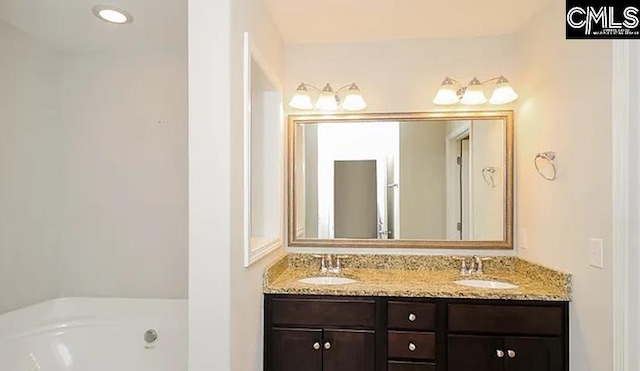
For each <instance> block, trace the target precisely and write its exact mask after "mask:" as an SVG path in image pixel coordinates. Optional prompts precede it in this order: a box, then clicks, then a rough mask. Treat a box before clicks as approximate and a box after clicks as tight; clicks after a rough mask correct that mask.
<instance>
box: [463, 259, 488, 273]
mask: <svg viewBox="0 0 640 371" xmlns="http://www.w3.org/2000/svg"><path fill="white" fill-rule="evenodd" d="M459 259H460V260H461V261H462V263H461V266H460V274H461V275H463V276H469V275H472V274H477V275H482V274H484V268H483V264H482V262H483V261H485V260H489V259H490V258H481V257H479V256H478V255H474V256H472V257H471V259H469V262H468V263H467V259H466V258H459Z"/></svg>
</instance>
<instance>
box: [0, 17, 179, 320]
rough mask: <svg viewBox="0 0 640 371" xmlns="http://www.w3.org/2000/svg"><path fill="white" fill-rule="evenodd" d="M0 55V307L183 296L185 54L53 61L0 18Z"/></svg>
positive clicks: (69, 56) (58, 55) (77, 56)
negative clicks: (69, 300) (64, 298)
mask: <svg viewBox="0 0 640 371" xmlns="http://www.w3.org/2000/svg"><path fill="white" fill-rule="evenodd" d="M0 47H2V49H3V50H6V51H7V54H6V57H5V56H4V54H3V58H2V61H1V62H0V63H2V66H1V68H0V70H1V71H2V72H0V73H2V74H3V78H2V84H0V92H1V93H0V94H1V96H0V101H1V102H0V105H1V106H0V107H1V111H2V116H3V117H4V118H6V119H3V120H2V122H0V131H1V132H0V141H1V142H0V143H1V144H0V151H2V153H1V155H0V291H1V292H2V293H3V295H2V298H1V299H0V313H2V312H5V311H7V310H11V309H16V308H20V307H23V306H25V305H28V304H33V303H35V302H39V301H42V300H45V299H49V298H53V297H60V296H89V297H101V296H108V297H136V298H186V297H187V268H188V267H187V247H188V246H187V223H188V219H187V81H186V79H187V65H186V48H185V49H181V50H163V51H151V50H138V51H136V52H135V53H134V52H122V53H119V52H112V53H107V52H104V53H95V54H92V53H81V52H78V53H69V52H64V53H63V52H57V51H55V50H54V49H50V48H49V47H48V46H46V45H43V44H41V43H40V42H39V41H36V40H32V39H30V38H29V37H28V36H26V35H25V34H23V33H22V32H21V31H18V30H15V29H12V28H10V27H8V26H5V25H3V24H0ZM159 121H161V122H162V123H160V124H159V123H158V122H159ZM16 282H21V283H20V284H16Z"/></svg>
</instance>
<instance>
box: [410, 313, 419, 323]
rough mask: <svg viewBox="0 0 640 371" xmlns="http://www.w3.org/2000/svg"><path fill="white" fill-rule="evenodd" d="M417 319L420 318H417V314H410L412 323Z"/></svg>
mask: <svg viewBox="0 0 640 371" xmlns="http://www.w3.org/2000/svg"><path fill="white" fill-rule="evenodd" d="M416 318H418V317H416V315H415V314H413V313H411V314H409V321H410V322H415V320H416Z"/></svg>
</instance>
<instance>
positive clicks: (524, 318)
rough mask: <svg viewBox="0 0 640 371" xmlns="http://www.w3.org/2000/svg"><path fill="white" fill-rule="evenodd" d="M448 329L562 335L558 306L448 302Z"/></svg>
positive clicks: (561, 319)
mask: <svg viewBox="0 0 640 371" xmlns="http://www.w3.org/2000/svg"><path fill="white" fill-rule="evenodd" d="M448 324H449V331H458V332H482V333H499V334H530V335H561V334H562V333H563V311H562V308H560V307H553V306H549V307H543V306H531V307H527V306H498V305H466V304H449V306H448Z"/></svg>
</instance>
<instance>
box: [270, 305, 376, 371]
mask: <svg viewBox="0 0 640 371" xmlns="http://www.w3.org/2000/svg"><path fill="white" fill-rule="evenodd" d="M376 312H377V310H376V301H375V300H373V299H366V298H326V297H325V298H323V299H317V298H309V297H296V296H292V297H290V298H287V297H274V298H269V297H268V298H267V301H266V317H265V318H266V322H267V328H266V332H265V335H266V342H265V370H280V371H343V370H344V371H346V370H361V371H375V370H376V358H375V357H376V352H375V350H376V336H375V334H376V332H375V328H376Z"/></svg>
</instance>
